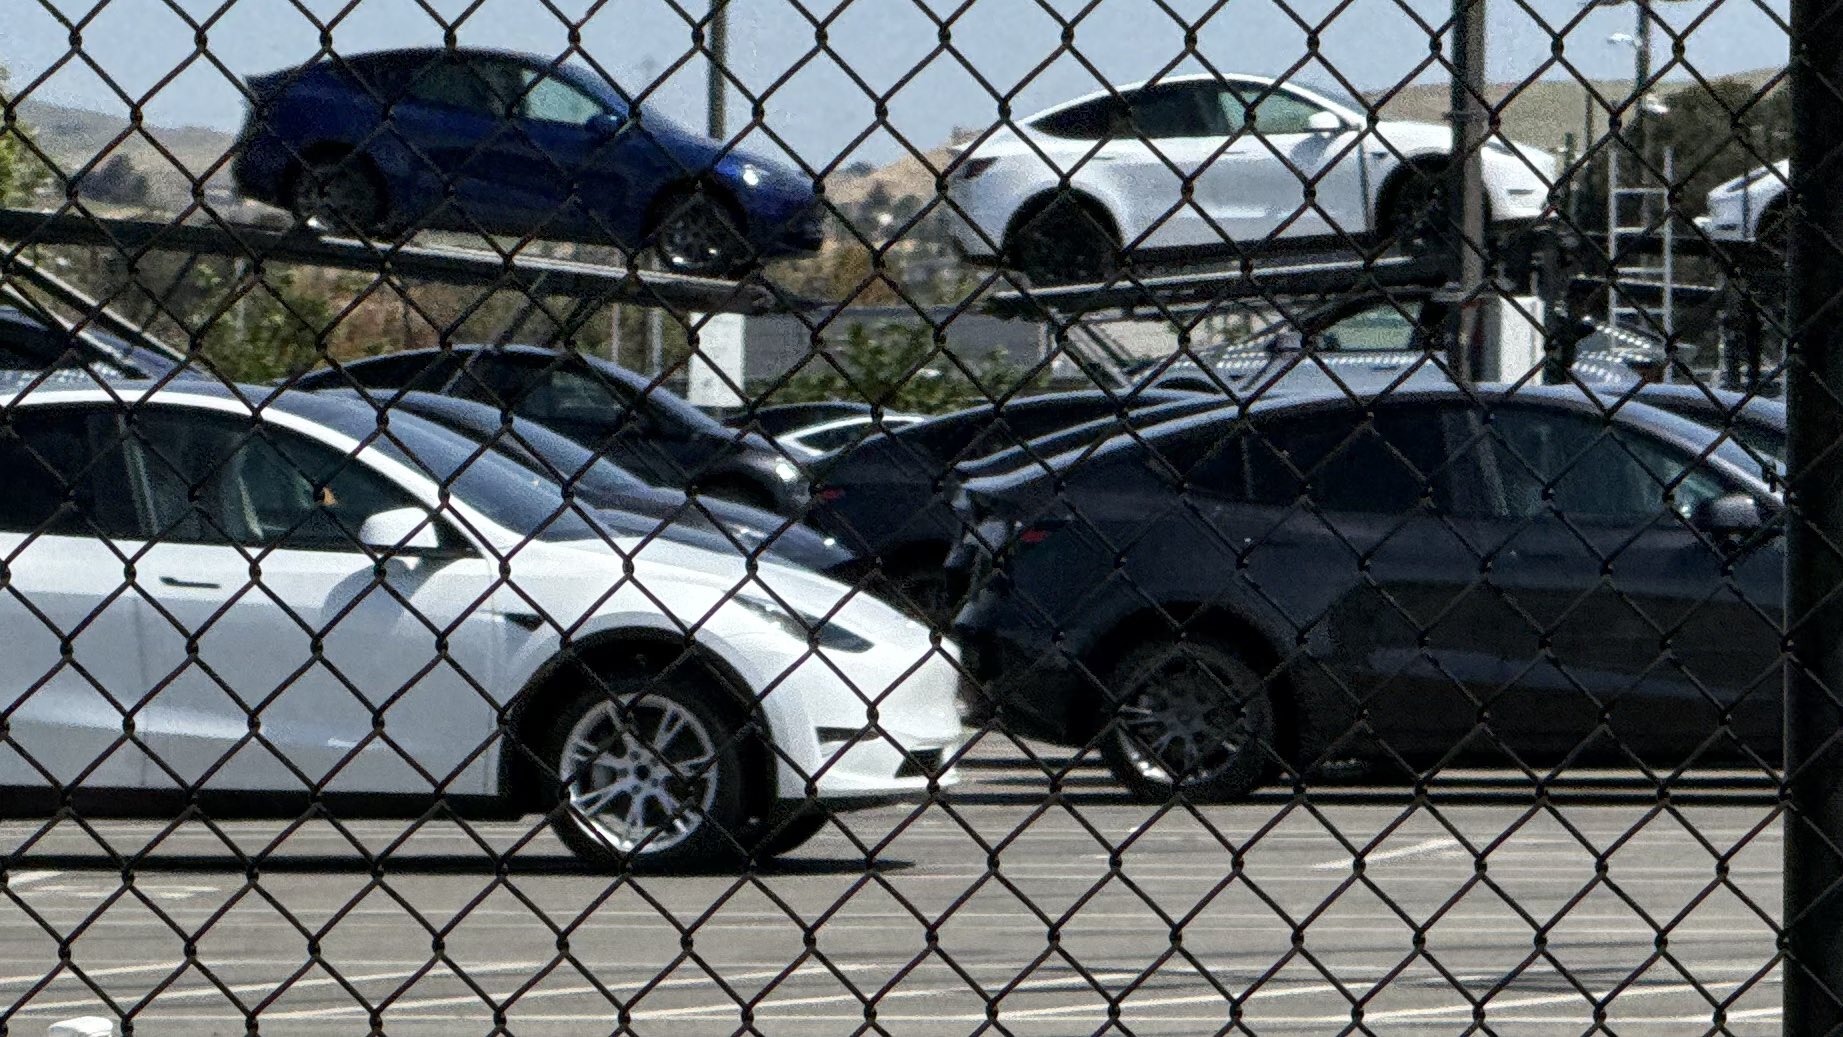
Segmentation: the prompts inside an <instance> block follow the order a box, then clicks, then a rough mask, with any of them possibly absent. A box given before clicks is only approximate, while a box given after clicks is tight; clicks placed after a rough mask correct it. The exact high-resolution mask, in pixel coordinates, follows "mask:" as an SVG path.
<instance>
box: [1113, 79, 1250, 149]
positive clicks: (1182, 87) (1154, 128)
mask: <svg viewBox="0 0 1843 1037" xmlns="http://www.w3.org/2000/svg"><path fill="white" fill-rule="evenodd" d="M1217 91H1218V88H1217V87H1216V86H1215V85H1214V84H1201V83H1173V84H1171V85H1169V86H1150V87H1146V88H1145V89H1143V90H1140V91H1139V92H1138V93H1136V94H1134V95H1133V98H1132V113H1133V115H1132V122H1133V128H1132V134H1133V135H1134V136H1139V137H1145V138H1147V139H1149V140H1158V139H1161V138H1172V137H1218V136H1224V135H1226V131H1227V127H1226V126H1225V125H1224V123H1223V121H1222V109H1221V105H1220V104H1219V103H1218V102H1217V101H1216V99H1215V94H1216V93H1217Z"/></svg>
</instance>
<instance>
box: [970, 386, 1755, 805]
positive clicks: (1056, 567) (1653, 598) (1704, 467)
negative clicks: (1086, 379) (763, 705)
mask: <svg viewBox="0 0 1843 1037" xmlns="http://www.w3.org/2000/svg"><path fill="white" fill-rule="evenodd" d="M1475 393H1476V395H1475V396H1474V395H1467V394H1464V393H1461V392H1460V391H1458V390H1456V389H1443V390H1428V391H1418V392H1403V393H1400V394H1399V395H1394V396H1391V397H1389V398H1386V399H1383V400H1375V401H1356V400H1351V399H1348V398H1346V397H1344V396H1342V395H1341V394H1338V395H1326V396H1319V397H1313V398H1308V399H1304V400H1274V401H1261V402H1257V403H1254V404H1252V405H1251V406H1250V407H1249V408H1248V409H1247V411H1246V413H1245V414H1243V413H1240V412H1237V411H1218V412H1212V413H1208V414H1203V415H1199V416H1197V417H1195V418H1189V419H1180V420H1177V421H1173V422H1167V423H1165V424H1163V425H1160V426H1157V427H1155V428H1152V429H1149V430H1147V431H1145V432H1144V433H1142V434H1141V435H1139V436H1138V437H1137V438H1131V437H1120V438H1118V439H1116V440H1115V441H1113V442H1112V443H1110V444H1108V445H1107V446H1106V447H1104V448H1102V449H1101V450H1098V451H1094V452H1092V453H1088V454H1086V456H1082V455H1079V454H1076V455H1064V457H1063V458H1060V459H1058V461H1057V462H1056V463H1054V464H1053V465H1052V471H1048V472H1045V471H1043V470H1041V469H1034V468H1032V469H1024V470H1020V471H1018V472H1014V473H1012V474H1010V475H1007V476H1000V477H997V478H994V479H990V480H981V481H973V482H969V483H968V484H967V485H966V488H965V489H966V502H967V507H968V511H969V514H968V515H967V520H968V523H969V525H970V526H971V527H972V532H970V533H969V534H968V535H969V536H975V535H976V536H978V537H980V538H982V540H983V542H984V543H987V544H992V545H998V546H997V551H996V554H995V556H989V558H988V561H987V562H986V563H985V564H984V565H983V566H982V567H981V571H980V572H979V574H978V575H977V577H976V580H975V583H974V591H973V595H972V597H971V598H970V600H969V601H968V603H967V604H966V606H965V608H964V609H963V610H962V611H961V613H960V614H959V616H958V619H957V621H956V624H955V634H956V637H957V638H958V639H959V640H960V641H961V644H962V649H963V652H964V653H965V658H966V659H967V661H968V663H969V665H970V666H971V667H972V669H973V671H974V673H975V674H976V676H977V677H978V681H979V687H980V690H979V693H978V694H976V695H975V698H974V701H973V702H972V703H971V706H972V707H973V710H974V713H975V715H977V716H980V717H981V718H983V719H984V720H985V721H987V722H989V723H994V724H999V725H1002V726H1003V727H1004V729H1006V730H1008V731H1009V732H1011V733H1012V734H1015V735H1024V736H1032V737H1038V738H1043V739H1047V740H1051V741H1055V742H1060V743H1063V744H1067V745H1075V746H1087V745H1093V746H1096V747H1098V748H1099V750H1100V751H1101V753H1102V755H1103V756H1104V757H1105V758H1106V760H1107V761H1108V763H1109V765H1110V766H1111V767H1112V769H1113V771H1114V773H1115V774H1116V775H1117V776H1118V777H1119V778H1120V780H1121V781H1122V782H1123V783H1125V784H1126V785H1127V786H1128V787H1129V788H1130V789H1132V790H1133V791H1134V792H1135V793H1137V794H1138V795H1140V796H1142V797H1145V798H1149V799H1161V800H1162V799H1164V798H1166V797H1168V796H1170V795H1171V794H1172V793H1173V790H1174V788H1181V789H1183V790H1184V791H1185V792H1186V793H1187V794H1189V795H1191V796H1194V797H1196V798H1215V799H1221V798H1232V797H1235V796H1237V795H1240V794H1242V793H1245V792H1246V791H1248V790H1249V789H1250V788H1252V787H1253V786H1255V785H1256V784H1257V783H1259V782H1260V781H1261V780H1263V779H1264V778H1266V777H1267V776H1268V775H1270V774H1272V773H1274V772H1276V771H1277V770H1281V769H1284V770H1286V771H1289V772H1291V773H1294V774H1301V775H1307V774H1312V773H1315V772H1316V770H1317V769H1318V768H1319V767H1320V766H1322V765H1323V764H1326V763H1328V762H1330V761H1333V760H1345V759H1350V758H1359V759H1369V760H1371V761H1376V762H1378V763H1382V764H1387V765H1393V766H1395V767H1397V768H1404V769H1406V771H1408V772H1414V771H1422V770H1424V769H1425V768H1430V767H1432V768H1437V767H1440V766H1444V765H1448V764H1453V763H1459V762H1466V761H1478V762H1486V763H1492V764H1497V765H1503V764H1506V763H1510V764H1512V765H1515V766H1523V765H1535V764H1538V763H1541V764H1548V763H1554V762H1557V761H1566V762H1573V763H1588V762H1612V763H1631V762H1637V761H1642V762H1643V763H1645V764H1650V765H1657V766H1674V765H1676V764H1679V763H1684V762H1687V761H1695V762H1708V761H1716V760H1735V759H1742V760H1754V761H1767V760H1771V759H1773V758H1775V757H1776V756H1777V754H1778V752H1779V744H1780V737H1781V734H1780V730H1781V729H1780V717H1779V700H1780V696H1779V687H1780V669H1779V667H1780V652H1779V646H1780V626H1781V619H1780V604H1779V603H1780V601H1781V590H1782V580H1783V573H1782V569H1783V566H1784V555H1783V552H1782V549H1781V546H1780V544H1779V542H1778V541H1777V539H1776V538H1775V536H1774V534H1773V531H1772V526H1773V524H1774V522H1775V516H1776V514H1777V512H1778V507H1779V505H1778V502H1777V500H1776V498H1775V497H1774V496H1773V494H1772V491H1771V489H1770V488H1769V486H1768V485H1767V484H1766V482H1765V481H1763V480H1762V479H1761V478H1760V475H1759V468H1758V465H1757V464H1755V463H1754V462H1753V461H1752V459H1751V458H1750V457H1749V456H1748V455H1747V453H1746V452H1745V451H1744V450H1742V449H1741V448H1740V447H1738V446H1737V445H1735V444H1734V443H1733V442H1732V441H1720V442H1718V440H1719V436H1718V435H1717V434H1716V433H1714V432H1713V431H1711V430H1709V429H1707V428H1705V427H1703V426H1701V425H1697V424H1695V423H1694V422H1691V421H1688V420H1687V419H1684V418H1680V417H1677V416H1675V415H1672V414H1669V413H1667V412H1664V411H1660V410H1656V409H1654V408H1651V407H1647V406H1645V405H1643V404H1638V403H1628V404H1626V405H1625V406H1622V407H1620V408H1617V409H1616V411H1614V412H1613V413H1612V414H1611V415H1610V416H1609V415H1608V414H1607V412H1606V411H1605V409H1604V408H1603V407H1602V405H1601V403H1600V401H1599V400H1597V399H1594V398H1589V397H1586V396H1585V395H1584V394H1581V393H1579V392H1578V391H1573V390H1570V391H1561V390H1550V389H1526V390H1522V391H1517V392H1514V393H1510V392H1507V391H1503V390H1475ZM1474 400H1478V401H1482V405H1481V404H1480V403H1475V402H1473V401H1474Z"/></svg>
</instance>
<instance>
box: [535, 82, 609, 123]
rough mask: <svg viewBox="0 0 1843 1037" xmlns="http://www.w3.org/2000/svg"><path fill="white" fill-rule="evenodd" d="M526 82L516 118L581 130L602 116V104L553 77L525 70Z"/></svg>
mask: <svg viewBox="0 0 1843 1037" xmlns="http://www.w3.org/2000/svg"><path fill="white" fill-rule="evenodd" d="M525 80H526V83H525V99H524V101H523V102H522V104H521V105H520V108H519V114H521V115H523V116H524V117H525V118H527V119H533V120H536V121H538V122H555V123H562V124H565V125H568V126H582V125H584V124H586V123H587V122H588V121H589V120H590V119H593V118H594V117H596V116H597V115H601V114H603V113H604V112H605V109H604V108H603V107H602V104H601V102H599V101H597V100H595V99H594V98H592V97H590V96H589V95H588V94H585V93H583V92H582V91H581V90H579V89H577V88H576V87H575V86H573V85H571V84H570V83H567V82H564V81H563V80H561V79H558V78H557V77H556V76H554V75H544V74H543V73H541V72H539V71H537V70H535V69H527V70H526V71H525Z"/></svg>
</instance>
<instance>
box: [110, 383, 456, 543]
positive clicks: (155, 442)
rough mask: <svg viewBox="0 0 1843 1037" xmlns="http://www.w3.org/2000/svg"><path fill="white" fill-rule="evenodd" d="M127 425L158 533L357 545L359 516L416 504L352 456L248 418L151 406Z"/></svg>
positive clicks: (190, 538) (202, 539) (191, 538)
mask: <svg viewBox="0 0 1843 1037" xmlns="http://www.w3.org/2000/svg"><path fill="white" fill-rule="evenodd" d="M129 428H130V438H131V439H132V440H133V442H134V445H135V456H136V462H137V463H136V467H137V468H138V469H139V470H140V472H141V474H142V479H141V481H142V484H143V486H144V487H145V489H144V491H143V493H144V496H145V501H144V505H143V506H144V507H145V509H146V511H147V513H148V519H149V522H150V525H151V526H152V527H153V528H154V530H155V535H156V536H157V537H158V538H159V539H162V540H172V541H181V542H190V543H207V544H238V545H241V546H244V547H248V548H251V549H262V548H272V547H279V548H288V549H294V550H321V551H328V550H330V551H360V550H362V548H360V547H359V540H358V533H359V529H360V527H362V526H363V525H364V523H365V520H366V519H368V518H370V517H371V516H373V515H375V514H378V513H379V512H383V511H390V510H394V509H397V508H407V507H418V506H420V505H419V502H417V501H416V500H415V499H413V498H412V497H410V496H409V495H408V494H406V493H405V492H403V490H402V489H400V488H399V487H397V486H396V485H395V484H394V483H392V482H391V481H390V480H388V479H386V478H384V477H383V476H381V475H379V474H377V473H376V472H374V471H372V470H371V469H369V468H366V467H365V466H364V465H363V464H361V463H360V462H358V461H357V460H355V459H353V458H351V457H349V456H347V455H345V454H343V453H341V452H339V451H336V450H333V449H331V448H330V447H327V446H324V445H322V444H320V443H316V442H313V441H312V440H309V439H305V438H303V437H301V436H299V435H297V434H295V433H293V432H290V431H288V430H286V429H279V428H275V427H273V426H268V425H264V424H261V423H259V422H257V421H255V420H254V419H250V418H243V417H238V416H235V415H227V414H210V413H200V412H196V411H189V410H180V409H176V408H156V409H152V410H146V411H137V412H136V413H134V414H133V415H132V416H131V417H130V419H129Z"/></svg>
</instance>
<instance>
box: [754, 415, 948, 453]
mask: <svg viewBox="0 0 1843 1037" xmlns="http://www.w3.org/2000/svg"><path fill="white" fill-rule="evenodd" d="M921 420H922V416H921V415H919V414H885V415H883V416H881V417H872V416H871V415H869V414H853V415H851V416H850V417H848V418H835V419H833V420H831V421H822V422H820V423H819V424H817V425H808V426H807V427H805V428H801V429H795V430H793V431H792V432H787V433H783V434H781V435H779V436H776V437H775V442H776V443H779V444H780V445H781V446H784V447H786V448H787V449H788V450H789V451H790V452H792V453H795V454H797V455H799V456H801V457H808V458H812V457H824V456H825V455H826V454H829V453H831V452H832V451H834V450H838V449H840V448H841V447H847V446H850V445H851V444H853V443H857V442H860V441H862V440H864V439H866V438H868V437H870V436H874V435H876V434H877V432H878V431H880V430H882V431H891V432H893V431H895V430H896V429H899V428H906V427H907V426H909V425H913V424H915V423H916V422H918V421H921Z"/></svg>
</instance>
